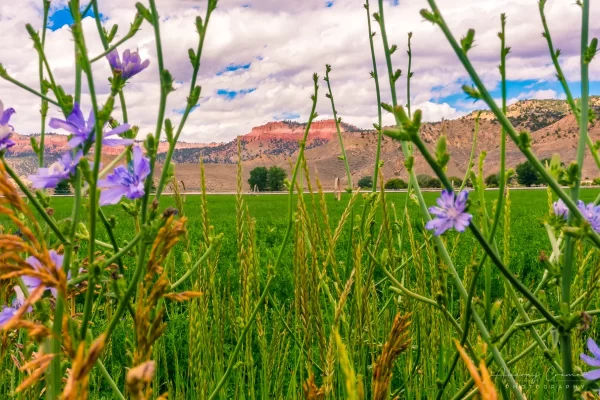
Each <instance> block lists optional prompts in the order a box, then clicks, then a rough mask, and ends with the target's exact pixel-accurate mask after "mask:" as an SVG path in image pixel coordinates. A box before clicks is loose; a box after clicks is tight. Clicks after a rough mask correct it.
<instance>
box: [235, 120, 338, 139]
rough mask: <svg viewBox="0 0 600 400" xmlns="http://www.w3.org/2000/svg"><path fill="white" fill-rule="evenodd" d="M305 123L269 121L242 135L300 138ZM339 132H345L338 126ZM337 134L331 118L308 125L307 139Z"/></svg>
mask: <svg viewBox="0 0 600 400" xmlns="http://www.w3.org/2000/svg"><path fill="white" fill-rule="evenodd" d="M305 127H306V124H300V123H294V122H292V123H287V122H269V123H267V124H266V125H261V126H257V127H255V128H252V131H251V132H250V133H249V134H247V135H244V136H242V139H243V140H245V141H254V140H257V139H260V140H272V139H280V140H295V141H297V140H300V139H301V138H302V136H303V135H304V129H305ZM340 130H341V132H345V131H344V128H343V127H342V126H340ZM336 134H337V132H336V128H335V121H334V120H332V119H329V120H325V121H315V122H313V123H312V125H311V127H310V132H309V134H308V138H309V139H308V140H309V141H312V140H314V139H323V140H331V139H332V138H333V137H334V136H335V135H336Z"/></svg>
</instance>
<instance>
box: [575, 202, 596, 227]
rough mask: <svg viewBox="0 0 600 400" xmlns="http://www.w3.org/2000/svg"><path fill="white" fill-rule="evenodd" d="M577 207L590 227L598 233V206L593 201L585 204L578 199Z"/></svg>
mask: <svg viewBox="0 0 600 400" xmlns="http://www.w3.org/2000/svg"><path fill="white" fill-rule="evenodd" d="M577 208H579V211H581V214H582V215H583V217H584V218H585V220H586V221H587V222H589V223H590V225H591V226H592V229H593V230H594V231H596V232H598V233H600V206H597V205H595V204H594V203H593V202H592V203H588V204H585V203H584V202H583V201H581V200H579V201H578V202H577Z"/></svg>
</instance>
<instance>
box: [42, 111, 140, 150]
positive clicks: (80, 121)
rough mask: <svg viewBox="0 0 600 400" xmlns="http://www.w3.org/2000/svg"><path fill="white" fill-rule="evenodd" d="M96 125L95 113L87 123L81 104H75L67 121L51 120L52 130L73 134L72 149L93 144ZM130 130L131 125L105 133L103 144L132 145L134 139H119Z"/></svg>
mask: <svg viewBox="0 0 600 400" xmlns="http://www.w3.org/2000/svg"><path fill="white" fill-rule="evenodd" d="M95 123H96V117H95V116H94V112H93V111H90V115H89V117H88V120H87V121H86V120H85V119H84V117H83V113H82V112H81V109H80V108H79V104H78V103H75V104H74V106H73V111H72V112H71V114H70V115H69V116H68V117H67V120H66V121H63V120H61V119H57V118H52V119H50V123H49V124H48V125H50V127H51V128H54V129H64V130H65V131H67V132H69V133H71V135H72V136H71V139H70V140H69V147H71V148H72V149H74V148H76V147H80V146H82V145H83V144H85V143H92V142H94V140H95V132H94V124H95ZM105 126H106V125H105ZM105 126H104V127H102V131H104V128H105ZM129 129H130V126H129V124H122V125H119V126H117V127H116V128H114V129H112V130H110V131H108V132H104V133H103V135H102V143H103V144H105V145H106V146H119V145H130V144H132V143H133V142H134V141H133V139H123V138H121V137H118V135H121V134H122V133H125V132H127V131H128V130H129ZM110 136H117V138H109V137H110Z"/></svg>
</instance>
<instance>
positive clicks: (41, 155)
mask: <svg viewBox="0 0 600 400" xmlns="http://www.w3.org/2000/svg"><path fill="white" fill-rule="evenodd" d="M43 7H44V17H43V18H42V24H43V25H42V44H41V47H42V51H43V50H44V46H45V44H46V30H47V27H46V26H47V25H48V11H49V10H50V0H44V2H43ZM38 72H39V77H40V92H43V91H44V63H43V61H42V57H41V56H40V57H39V65H38ZM47 114H48V102H47V101H45V100H42V104H41V106H40V115H41V117H42V118H41V120H42V122H41V127H40V145H39V154H38V160H39V166H40V168H41V167H43V166H44V139H45V138H46V116H47Z"/></svg>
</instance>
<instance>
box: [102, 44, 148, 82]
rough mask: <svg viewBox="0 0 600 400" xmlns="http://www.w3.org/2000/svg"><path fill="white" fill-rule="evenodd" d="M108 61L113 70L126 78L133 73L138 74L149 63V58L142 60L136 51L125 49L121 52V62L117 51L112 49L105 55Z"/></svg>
mask: <svg viewBox="0 0 600 400" xmlns="http://www.w3.org/2000/svg"><path fill="white" fill-rule="evenodd" d="M106 58H107V59H108V63H109V64H110V67H111V68H112V70H113V72H117V73H120V74H121V77H122V78H123V79H124V80H128V79H129V78H131V77H133V76H134V75H137V74H139V73H140V72H142V71H143V70H145V69H146V68H148V65H150V60H146V61H144V62H142V59H141V58H140V55H139V53H138V52H137V51H133V52H131V51H129V50H125V51H124V52H123V62H121V59H120V58H119V51H118V50H117V49H114V50H113V51H111V52H110V53H108V55H107V56H106Z"/></svg>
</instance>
